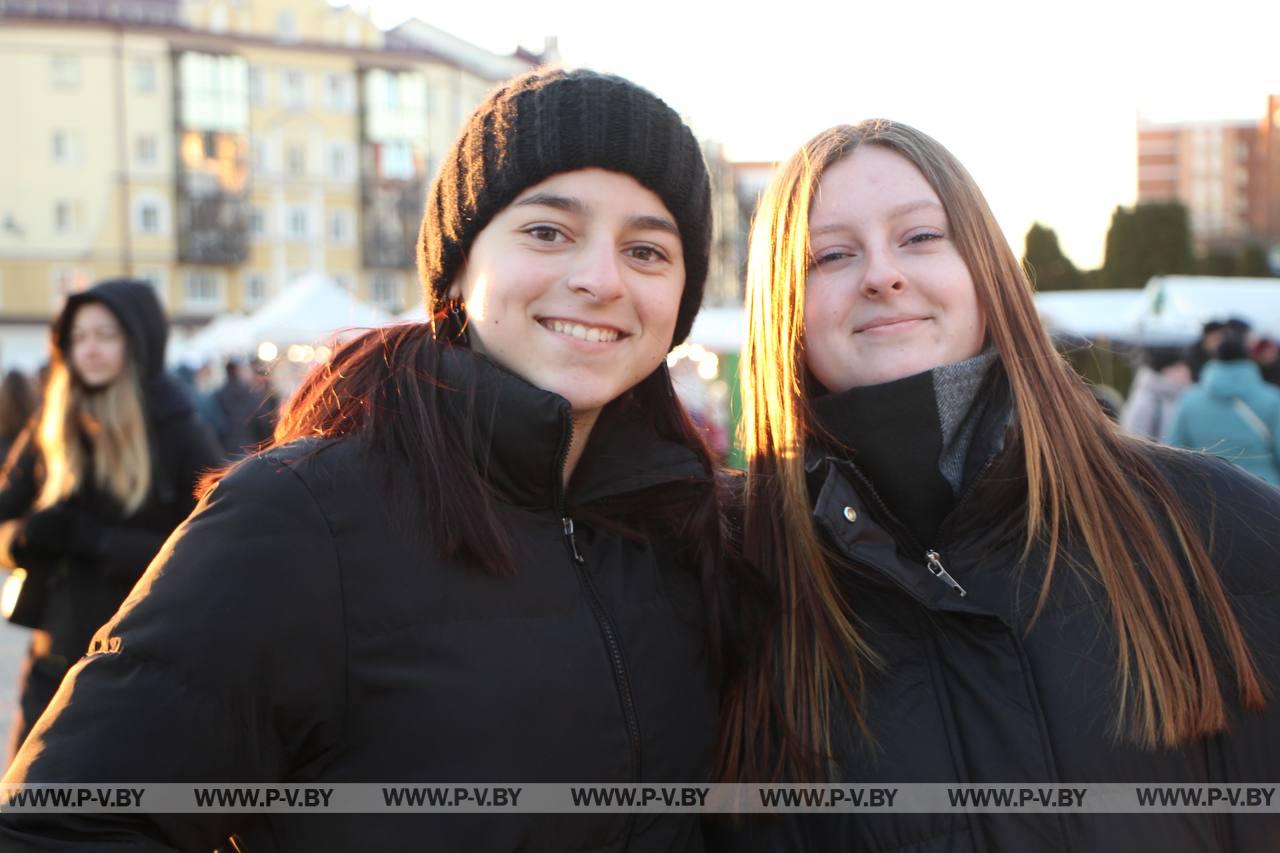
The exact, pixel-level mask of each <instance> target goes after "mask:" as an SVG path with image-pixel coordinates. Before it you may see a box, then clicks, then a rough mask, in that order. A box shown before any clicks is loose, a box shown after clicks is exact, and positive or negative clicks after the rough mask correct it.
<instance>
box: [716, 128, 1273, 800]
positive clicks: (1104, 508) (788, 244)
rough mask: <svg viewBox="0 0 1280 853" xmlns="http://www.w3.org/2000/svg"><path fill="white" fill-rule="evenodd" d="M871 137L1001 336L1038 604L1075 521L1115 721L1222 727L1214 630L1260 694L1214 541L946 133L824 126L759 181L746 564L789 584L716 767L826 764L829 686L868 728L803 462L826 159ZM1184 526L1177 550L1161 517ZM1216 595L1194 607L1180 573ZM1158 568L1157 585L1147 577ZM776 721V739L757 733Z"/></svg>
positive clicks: (1149, 741)
mask: <svg viewBox="0 0 1280 853" xmlns="http://www.w3.org/2000/svg"><path fill="white" fill-rule="evenodd" d="M859 145H879V146H882V147H884V148H887V149H889V150H891V151H894V152H896V153H898V154H900V155H901V156H903V157H905V158H906V159H907V160H908V161H910V162H911V163H912V164H913V165H915V166H916V168H918V169H919V170H920V172H921V173H922V174H923V175H924V177H925V179H926V180H927V181H928V182H929V184H930V185H931V186H932V187H933V189H934V191H935V192H936V193H937V195H938V197H939V199H940V200H941V201H942V204H943V207H944V208H945V210H946V214H947V218H948V220H949V222H950V228H951V232H952V235H953V239H954V241H955V243H956V245H957V247H958V250H959V252H960V254H961V256H962V257H963V259H964V261H965V263H966V264H967V266H968V268H969V272H970V274H971V276H972V278H973V281H974V284H975V287H976V289H977V296H978V301H979V305H980V308H981V310H982V311H983V313H984V316H985V318H986V327H987V330H988V332H987V334H988V338H989V341H990V343H991V345H993V346H994V347H995V349H996V350H997V352H998V353H999V358H1000V361H1001V363H1002V365H1003V367H1004V370H1005V373H1006V374H1007V375H1008V379H1009V383H1010V387H1011V392H1012V396H1013V402H1014V407H1015V410H1016V416H1017V417H1016V423H1017V425H1018V429H1019V432H1020V439H1021V440H1020V442H1018V443H1017V445H1016V446H1020V447H1021V448H1022V452H1023V457H1024V458H1023V460H1022V462H1023V465H1024V467H1025V472H1026V483H1027V496H1026V497H1027V503H1026V517H1025V538H1024V540H1023V552H1022V559H1023V560H1024V561H1025V560H1026V559H1027V558H1028V557H1029V556H1030V554H1031V553H1032V551H1033V549H1036V548H1037V547H1039V546H1044V547H1045V548H1046V553H1047V566H1046V569H1045V576H1044V581H1043V584H1042V586H1041V588H1040V591H1039V598H1038V600H1037V604H1036V608H1035V612H1034V613H1033V614H1032V617H1031V618H1032V621H1034V619H1035V618H1036V617H1038V616H1039V614H1040V612H1041V610H1042V609H1043V607H1044V605H1045V603H1046V601H1047V597H1048V594H1049V589H1050V585H1051V582H1052V580H1053V576H1054V573H1055V569H1056V567H1057V566H1058V562H1059V561H1058V558H1059V556H1060V554H1059V550H1060V544H1061V542H1062V540H1063V537H1064V536H1065V535H1067V533H1068V532H1070V534H1071V535H1073V536H1079V537H1080V538H1081V539H1082V541H1083V544H1084V546H1085V548H1086V549H1087V551H1088V556H1089V558H1090V561H1091V563H1092V567H1090V566H1089V565H1088V562H1090V561H1077V560H1074V559H1071V558H1069V557H1068V558H1066V562H1067V563H1068V565H1070V566H1071V567H1072V569H1074V570H1076V571H1081V572H1087V573H1089V574H1091V575H1093V576H1095V578H1096V580H1098V581H1099V582H1100V583H1101V585H1102V587H1103V589H1104V590H1105V598H1106V604H1107V606H1108V609H1109V612H1110V619H1111V626H1112V630H1113V632H1114V635H1115V640H1116V654H1117V664H1118V666H1117V683H1116V685H1115V690H1116V696H1117V710H1116V718H1115V731H1116V732H1117V733H1118V734H1119V735H1121V736H1127V737H1128V738H1130V739H1132V740H1133V741H1135V742H1136V743H1138V744H1140V745H1142V746H1144V747H1149V748H1155V747H1168V746H1174V745H1177V744H1183V743H1186V742H1188V741H1191V740H1194V739H1196V738H1199V737H1202V736H1205V735H1210V734H1214V733H1217V732H1221V731H1223V730H1224V729H1225V727H1226V725H1227V709H1226V701H1225V698H1224V691H1223V689H1222V686H1221V685H1220V684H1219V678H1218V670H1217V667H1216V664H1215V659H1214V653H1213V651H1212V648H1211V646H1210V642H1209V638H1208V637H1207V632H1206V628H1212V629H1213V632H1214V633H1215V634H1216V635H1217V636H1218V637H1219V638H1220V639H1221V640H1222V645H1223V648H1224V649H1225V650H1226V651H1227V661H1228V662H1229V665H1230V668H1231V670H1232V671H1233V672H1234V676H1235V681H1236V685H1237V687H1238V690H1239V694H1240V697H1241V700H1242V703H1243V705H1244V706H1245V707H1247V708H1251V709H1256V708H1261V707H1262V706H1263V705H1264V704H1265V696H1264V689H1263V685H1262V683H1261V679H1260V676H1259V674H1258V671H1257V668H1256V666H1255V664H1254V661H1253V658H1252V655H1251V654H1250V651H1249V649H1248V647H1247V645H1246V643H1245V639H1244V636H1243V634H1242V632H1241V629H1240V625H1239V623H1238V622H1237V620H1236V618H1235V615H1234V614H1233V612H1232V610H1231V608H1230V605H1229V604H1228V601H1227V597H1226V595H1225V592H1224V589H1223V585H1222V582H1221V580H1220V579H1219V577H1218V574H1217V572H1216V570H1215V569H1214V567H1213V565H1212V563H1211V561H1210V558H1209V554H1208V551H1207V549H1206V547H1205V543H1204V541H1203V539H1202V537H1201V536H1200V534H1199V533H1198V532H1197V530H1196V528H1195V526H1194V525H1193V524H1192V522H1191V520H1190V518H1189V516H1188V514H1187V512H1186V510H1185V508H1184V506H1183V504H1182V502H1181V501H1180V500H1179V499H1178V497H1177V495H1176V494H1175V493H1174V491H1173V490H1172V488H1171V487H1170V485H1169V484H1168V483H1167V482H1166V480H1165V478H1164V477H1163V476H1162V475H1161V474H1160V472H1159V471H1157V470H1156V468H1155V466H1154V465H1153V463H1152V462H1151V461H1150V459H1149V453H1148V452H1147V451H1145V450H1144V449H1143V447H1142V446H1141V445H1140V444H1139V443H1138V442H1137V441H1135V440H1134V439H1131V438H1128V437H1126V436H1125V435H1124V434H1122V433H1121V432H1120V431H1119V430H1118V429H1117V428H1116V427H1115V426H1114V425H1113V424H1112V423H1111V421H1110V420H1108V419H1107V417H1106V416H1105V415H1104V414H1103V412H1102V410H1101V408H1100V407H1099V406H1097V405H1096V404H1095V403H1094V401H1093V400H1092V398H1091V396H1090V394H1089V391H1088V389H1087V388H1086V386H1085V385H1084V384H1083V382H1082V381H1081V380H1080V379H1079V377H1078V376H1077V375H1076V374H1075V373H1074V372H1073V371H1072V370H1071V368H1070V366H1069V365H1068V364H1067V363H1066V361H1065V360H1064V359H1063V358H1062V357H1061V356H1060V355H1059V354H1058V353H1057V352H1056V351H1055V349H1054V347H1053V345H1052V343H1051V341H1050V340H1049V338H1048V336H1047V334H1046V333H1045V331H1044V329H1043V326H1042V325H1041V323H1040V320H1039V317H1038V315H1037V313H1036V308H1035V303H1034V301H1033V299H1032V289H1031V285H1030V282H1029V281H1028V280H1027V278H1026V276H1025V274H1024V272H1023V270H1022V268H1021V266H1020V265H1019V263H1018V261H1017V258H1016V257H1015V255H1014V253H1013V251H1012V250H1011V249H1010V248H1009V245H1008V243H1007V241H1006V240H1005V239H1004V237H1003V235H1002V234H1001V232H1000V228H999V226H998V224H997V223H996V220H995V217H994V216H993V215H992V213H991V210H990V208H989V206H988V205H987V202H986V200H985V198H983V196H982V193H981V191H980V190H979V189H978V187H977V185H976V184H975V183H974V181H973V179H972V178H971V177H970V176H969V174H968V172H967V171H966V170H965V169H964V167H963V166H962V165H961V164H960V163H959V161H957V160H956V159H955V157H954V156H952V155H951V153H950V152H948V151H947V150H946V149H945V148H943V147H942V146H941V145H940V144H938V143H937V142H936V141H934V140H933V139H931V138H930V137H928V136H926V135H925V134H923V133H921V132H919V131H917V130H914V129H912V128H910V127H907V126H905V125H901V124H897V123H893V122H888V121H883V120H875V121H868V122H863V123H862V124H859V125H856V126H848V125H842V126H838V127H834V128H831V129H829V130H826V131H824V132H822V133H820V134H818V136H816V137H814V138H813V139H812V140H810V141H809V142H808V143H806V144H805V145H804V147H803V148H802V149H801V150H800V151H799V152H797V153H796V154H795V155H794V156H793V157H791V159H790V160H789V161H787V162H786V163H785V164H784V165H783V166H782V167H781V168H780V170H779V171H778V173H777V174H776V175H775V177H774V179H773V181H772V182H771V184H770V186H769V188H768V189H767V190H766V192H765V193H764V195H763V197H762V199H761V202H760V206H759V208H758V210H757V213H756V218H755V221H754V224H753V227H752V234H751V247H750V253H749V259H748V272H747V312H748V318H749V329H748V337H747V343H746V348H745V351H744V353H743V361H742V383H743V387H744V388H745V389H746V393H745V395H744V406H743V439H744V446H745V448H746V451H747V453H748V456H749V465H748V473H747V482H746V487H745V488H746V498H745V502H746V508H745V540H744V548H745V552H746V554H745V555H746V557H747V559H748V560H750V561H751V562H753V563H754V564H755V565H757V566H759V567H761V568H762V569H764V570H765V571H766V572H767V573H768V574H769V575H770V576H771V580H772V581H773V583H774V584H776V586H777V589H778V593H779V596H780V601H779V602H778V605H777V609H776V615H775V617H774V618H775V620H776V622H777V624H776V625H775V626H774V629H773V631H772V636H773V638H774V639H772V640H770V641H766V642H762V643H761V644H760V646H759V647H758V648H757V649H755V650H754V651H753V652H752V653H753V654H754V655H755V659H754V661H753V664H752V666H751V667H748V668H746V670H745V672H746V674H745V676H744V677H743V678H741V679H740V680H739V683H736V684H732V685H730V686H729V689H728V691H727V694H726V696H725V698H724V701H723V703H722V726H721V743H720V761H719V773H720V775H721V777H722V778H726V779H763V778H779V777H784V776H792V777H797V776H799V777H804V776H811V775H813V774H820V773H822V771H823V761H824V760H825V758H826V756H829V755H830V736H829V730H830V721H831V704H832V699H831V696H832V693H833V691H834V692H835V693H837V694H839V695H841V696H842V697H843V698H844V700H845V702H846V704H847V705H848V707H849V709H850V711H851V713H853V715H854V722H855V723H856V724H857V726H858V727H860V728H861V730H862V731H863V733H864V734H865V735H868V736H870V735H873V734H874V733H872V732H869V731H868V730H867V726H866V722H865V720H864V718H863V716H862V713H861V710H860V705H859V703H858V702H857V694H858V692H859V688H860V687H861V685H862V683H863V680H864V678H865V673H866V670H867V668H868V667H871V666H874V665H875V662H876V658H875V652H874V649H873V648H872V647H871V645H870V644H869V643H868V642H867V640H866V638H865V637H864V636H863V634H862V632H861V631H860V630H859V627H858V623H857V620H856V618H855V615H854V614H853V613H852V612H851V610H850V606H849V603H848V602H847V601H846V598H845V596H844V595H842V594H841V592H840V590H839V587H838V585H837V575H836V571H835V568H834V565H835V563H834V561H833V559H832V557H833V555H832V554H830V553H828V552H827V551H826V547H825V546H824V544H823V541H822V539H821V538H820V536H819V534H818V531H817V529H816V528H815V525H814V522H813V518H812V515H811V513H812V510H811V507H810V504H809V495H808V491H807V489H806V484H805V472H804V456H805V449H806V445H807V443H808V441H809V440H810V438H811V437H812V436H813V435H814V429H815V427H814V425H813V418H812V415H811V413H810V410H809V405H808V400H807V395H806V388H805V378H804V356H803V347H804V341H803V337H802V330H803V316H802V313H803V306H804V301H805V279H806V275H807V272H808V267H809V260H810V247H809V234H808V224H809V206H810V202H811V199H812V198H813V194H814V191H815V190H816V188H817V186H818V182H819V180H820V179H821V177H822V175H823V172H824V171H825V170H826V169H827V168H829V167H830V166H832V165H833V164H835V163H837V162H839V161H840V160H842V159H843V158H845V157H847V156H849V155H850V154H852V153H853V151H854V149H855V148H856V147H857V146H859ZM1164 523H1167V524H1168V525H1170V526H1171V527H1172V530H1173V531H1174V540H1175V543H1176V544H1171V543H1170V541H1169V540H1168V539H1167V538H1166V534H1165V533H1164V532H1163V530H1162V524H1164ZM1180 559H1181V560H1184V561H1185V563H1186V565H1187V566H1188V567H1189V569H1190V573H1191V581H1190V583H1191V585H1192V586H1194V587H1195V588H1196V589H1198V590H1199V592H1200V594H1201V596H1202V597H1203V600H1204V603H1205V607H1206V611H1207V619H1206V620H1205V621H1206V622H1208V623H1209V624H1208V625H1204V624H1202V621H1201V619H1200V618H1199V616H1198V615H1197V612H1196V607H1195V603H1194V602H1193V600H1192V595H1191V591H1190V589H1189V586H1188V583H1187V581H1186V580H1185V579H1184V576H1183V570H1182V569H1181V568H1180V562H1179V561H1180ZM1147 581H1151V582H1152V583H1151V584H1150V586H1148V583H1147ZM762 732H768V733H770V735H771V736H772V737H771V738H763V737H762V736H761V733H762Z"/></svg>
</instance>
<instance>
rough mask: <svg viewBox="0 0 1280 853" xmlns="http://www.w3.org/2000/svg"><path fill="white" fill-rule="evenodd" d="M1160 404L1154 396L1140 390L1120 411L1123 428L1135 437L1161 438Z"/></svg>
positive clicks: (1131, 396) (1130, 397)
mask: <svg viewBox="0 0 1280 853" xmlns="http://www.w3.org/2000/svg"><path fill="white" fill-rule="evenodd" d="M1159 419H1160V402H1159V400H1158V399H1157V398H1156V396H1155V395H1154V394H1148V393H1146V392H1145V391H1143V390H1142V389H1138V390H1137V391H1136V392H1134V393H1133V394H1131V395H1129V399H1128V400H1127V401H1126V403H1125V405H1124V406H1123V407H1122V408H1121V409H1120V426H1121V428H1123V429H1125V430H1127V431H1128V432H1131V433H1133V434H1134V435H1141V436H1145V437H1146V438H1155V439H1158V438H1160V428H1159V427H1160V425H1159Z"/></svg>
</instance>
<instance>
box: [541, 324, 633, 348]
mask: <svg viewBox="0 0 1280 853" xmlns="http://www.w3.org/2000/svg"><path fill="white" fill-rule="evenodd" d="M544 325H547V326H549V327H550V328H551V331H553V332H559V333H560V334H562V335H572V336H573V337H575V338H577V339H578V340H580V341H590V342H593V343H594V342H603V343H611V342H613V341H616V340H617V339H618V330H617V329H601V328H600V327H598V326H584V325H582V324H581V323H567V322H565V321H564V320H550V321H547V323H545V324H544Z"/></svg>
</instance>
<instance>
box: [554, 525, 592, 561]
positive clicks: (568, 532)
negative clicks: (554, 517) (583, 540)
mask: <svg viewBox="0 0 1280 853" xmlns="http://www.w3.org/2000/svg"><path fill="white" fill-rule="evenodd" d="M560 522H561V523H562V524H563V525H564V539H565V541H566V542H568V543H569V553H570V554H571V555H572V556H573V561H574V562H575V563H577V564H578V565H582V564H583V563H585V562H586V560H584V559H582V554H580V553H578V540H577V539H575V538H573V519H572V518H570V517H569V516H567V515H566V516H563V517H562V518H561V519H560Z"/></svg>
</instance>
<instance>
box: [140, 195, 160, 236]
mask: <svg viewBox="0 0 1280 853" xmlns="http://www.w3.org/2000/svg"><path fill="white" fill-rule="evenodd" d="M138 230H139V231H140V232H142V233H143V234H159V233H160V205H158V204H156V203H155V202H154V201H144V202H141V203H139V204H138Z"/></svg>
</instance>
